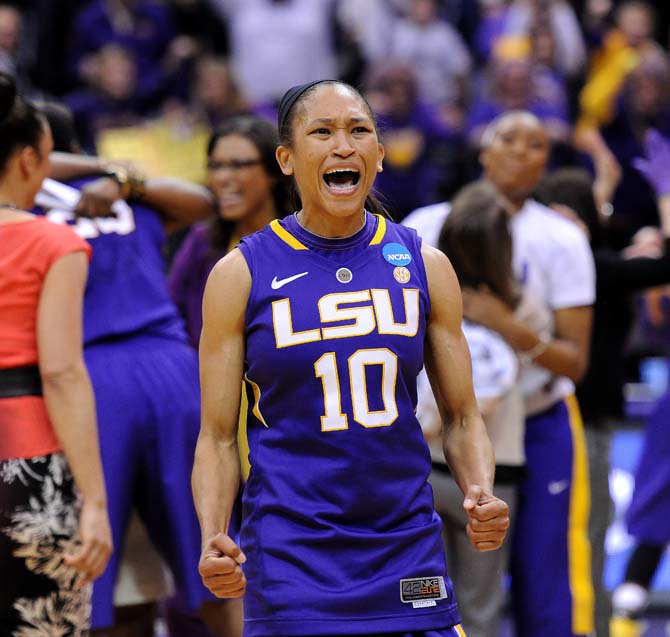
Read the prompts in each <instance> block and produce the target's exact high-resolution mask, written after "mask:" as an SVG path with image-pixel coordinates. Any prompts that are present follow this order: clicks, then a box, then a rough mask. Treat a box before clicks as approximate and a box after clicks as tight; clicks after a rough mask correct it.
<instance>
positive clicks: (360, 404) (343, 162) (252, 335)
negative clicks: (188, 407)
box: [193, 81, 509, 637]
mask: <svg viewBox="0 0 670 637" xmlns="http://www.w3.org/2000/svg"><path fill="white" fill-rule="evenodd" d="M278 124H279V125H278V128H279V136H280V146H279V147H278V149H277V160H278V162H279V165H280V167H281V169H282V171H283V172H284V174H287V175H292V176H293V177H294V179H295V182H296V185H297V189H298V192H299V195H300V199H301V201H302V208H301V209H300V210H299V211H298V212H297V213H296V214H294V215H291V216H289V217H287V218H286V219H284V220H282V221H273V222H272V223H271V224H270V225H269V226H268V227H267V228H265V229H264V230H262V231H260V232H258V233H255V234H253V235H250V236H247V237H245V238H244V239H243V240H242V242H241V244H240V246H239V248H237V249H235V250H233V251H232V252H231V253H229V254H228V255H227V256H226V257H225V258H224V259H223V260H222V261H220V262H219V263H218V264H217V265H216V266H215V267H214V270H213V271H212V274H211V275H210V277H209V281H208V283H207V286H206V290H205V298H204V313H203V314H204V316H203V318H204V325H203V333H202V337H201V340H200V370H201V372H200V375H201V388H202V396H203V414H202V422H201V432H200V437H199V439H198V445H197V449H196V458H195V466H194V472H193V489H194V496H195V502H196V508H197V510H198V514H199V517H200V523H201V528H202V536H203V551H202V557H201V560H200V573H201V575H202V577H203V581H204V583H205V584H206V585H207V586H208V588H209V589H210V590H211V591H212V592H214V593H215V594H216V595H218V596H220V597H239V596H241V595H243V594H244V604H245V635H247V636H248V637H256V636H267V635H286V636H292V635H319V634H321V635H360V634H364V633H389V634H400V635H405V634H409V633H410V632H411V634H413V635H435V636H437V635H439V636H441V637H447V636H448V637H455V636H456V635H462V634H463V631H462V629H461V628H460V626H459V622H460V617H459V614H458V609H457V606H456V601H455V599H454V595H453V591H452V586H451V582H450V580H449V578H448V576H447V572H446V564H445V558H444V552H443V548H442V540H441V535H440V522H439V518H438V516H437V514H436V513H435V511H434V509H433V502H432V493H431V489H430V487H429V485H428V483H427V478H428V475H429V473H430V456H429V453H428V449H427V447H426V444H425V442H424V439H423V435H422V432H421V428H420V426H419V423H418V421H417V419H416V416H415V414H414V409H415V407H416V399H417V396H416V377H417V374H418V373H419V371H420V370H421V368H422V366H423V364H424V354H425V363H426V367H427V369H428V373H429V377H430V379H431V382H432V384H433V387H434V388H435V393H436V395H437V397H438V402H439V405H440V409H441V412H442V414H443V417H444V433H443V440H444V453H445V457H446V459H447V461H448V462H449V465H450V467H451V470H452V472H453V475H454V478H455V480H456V482H457V483H458V485H459V487H460V489H461V491H462V492H463V493H464V494H465V497H464V500H463V507H464V508H465V510H466V511H467V515H468V523H467V527H468V534H469V536H470V540H471V542H472V544H473V545H474V546H475V548H477V549H478V550H481V551H486V550H493V549H496V548H498V547H499V546H500V545H501V543H502V541H503V539H504V536H505V531H506V529H507V527H508V525H509V519H508V511H507V505H506V504H505V503H504V502H503V501H502V500H499V499H498V498H496V497H495V496H493V495H492V482H493V473H494V469H493V466H494V465H493V453H492V449H491V444H490V441H489V439H488V437H487V434H486V430H485V427H484V423H483V422H482V419H481V416H480V414H479V412H478V410H477V406H476V401H475V397H474V392H473V389H472V381H471V370H470V360H469V355H468V350H467V345H466V343H465V339H464V337H463V334H462V331H461V309H460V308H461V301H460V293H459V288H458V282H457V279H456V277H455V275H454V272H453V270H452V268H451V266H450V264H449V261H448V260H447V258H446V257H445V256H444V255H443V254H442V253H440V252H438V251H437V250H435V249H433V248H430V247H422V245H421V242H420V240H419V238H418V237H417V235H416V234H415V233H414V232H413V231H411V230H409V229H406V228H403V227H401V226H398V225H395V224H393V223H390V222H388V221H386V220H385V219H384V217H382V216H381V215H376V214H371V212H368V211H366V207H367V208H368V209H374V208H373V206H374V205H375V202H374V201H372V200H371V199H370V198H369V197H368V195H369V193H370V189H371V187H372V183H373V181H374V178H375V175H376V174H377V172H379V171H381V169H382V159H383V156H384V149H383V147H382V146H381V144H380V143H379V140H378V136H377V130H376V126H375V122H374V119H373V116H372V113H371V111H370V108H369V106H368V104H367V103H366V102H365V101H364V99H363V98H362V97H361V95H360V94H359V93H358V92H357V91H356V90H355V89H353V88H351V87H350V86H348V85H346V84H343V83H341V82H336V81H320V82H313V83H310V84H307V85H303V86H298V87H294V88H292V89H290V90H289V91H288V92H287V93H286V94H285V96H284V97H283V99H282V101H281V104H280V107H279V117H278ZM242 378H244V380H245V382H246V386H247V394H248V397H249V412H248V413H249V419H248V436H249V446H250V460H251V467H252V468H251V473H250V475H249V479H248V482H247V484H246V487H245V492H244V522H243V527H242V531H241V541H240V546H238V545H237V544H235V542H234V541H233V540H232V539H231V538H230V537H229V535H228V525H229V519H230V514H231V509H232V506H233V501H234V497H235V494H236V492H237V487H238V480H239V466H238V462H239V461H238V453H237V449H236V443H235V439H236V429H237V421H238V406H239V395H238V390H237V388H238V387H239V382H240V381H241V379H242ZM247 581H248V585H247ZM245 591H246V593H245Z"/></svg>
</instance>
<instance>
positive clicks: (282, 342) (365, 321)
mask: <svg viewBox="0 0 670 637" xmlns="http://www.w3.org/2000/svg"><path fill="white" fill-rule="evenodd" d="M402 293H403V302H404V306H405V322H404V323H398V322H396V320H395V314H394V312H393V306H392V304H391V296H390V294H389V291H388V290H385V289H376V290H375V289H373V290H360V291H358V292H339V293H334V294H326V295H325V296H322V297H321V298H320V299H319V301H318V308H319V317H320V320H321V325H323V324H328V323H335V322H340V321H352V322H351V323H349V324H348V325H339V326H337V327H317V328H314V329H308V330H303V331H296V330H294V328H293V313H292V311H291V301H290V299H280V300H279V301H274V302H273V303H272V322H273V326H274V333H275V342H276V344H277V349H280V348H282V347H292V346H294V345H303V344H305V343H313V342H315V341H320V340H329V339H336V338H351V337H354V336H365V335H366V334H370V333H371V332H373V331H374V330H375V329H376V330H377V332H378V333H379V334H395V335H398V336H408V337H412V336H415V335H416V333H417V332H418V331H419V290H417V289H412V288H403V291H402ZM370 301H371V302H372V303H371V305H358V306H356V307H340V306H342V305H345V304H351V303H365V302H370Z"/></svg>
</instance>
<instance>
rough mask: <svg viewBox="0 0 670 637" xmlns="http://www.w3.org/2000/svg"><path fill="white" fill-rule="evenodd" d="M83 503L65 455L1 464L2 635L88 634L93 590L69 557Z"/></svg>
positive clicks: (82, 636)
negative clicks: (69, 563) (65, 559)
mask: <svg viewBox="0 0 670 637" xmlns="http://www.w3.org/2000/svg"><path fill="white" fill-rule="evenodd" d="M78 516H79V503H78V498H77V494H76V491H75V486H74V481H73V479H72V474H71V473H70V469H69V467H68V464H67V461H66V460H65V457H64V456H63V454H60V453H57V454H51V455H47V456H39V457H36V458H30V459H25V460H23V459H22V460H3V461H0V637H10V636H11V637H44V636H46V635H49V636H50V637H70V636H72V637H85V636H86V635H88V629H89V622H90V599H91V586H90V585H88V586H85V587H83V588H81V589H78V588H76V586H75V584H76V582H77V576H76V573H75V571H74V570H73V569H72V568H71V567H68V566H65V565H64V564H63V555H64V554H65V553H67V552H69V551H72V550H73V548H74V546H75V545H76V542H77V534H78Z"/></svg>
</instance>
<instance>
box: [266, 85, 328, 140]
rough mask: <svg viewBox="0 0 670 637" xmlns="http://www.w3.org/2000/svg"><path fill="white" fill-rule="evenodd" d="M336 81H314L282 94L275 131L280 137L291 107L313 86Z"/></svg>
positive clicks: (294, 87)
mask: <svg viewBox="0 0 670 637" xmlns="http://www.w3.org/2000/svg"><path fill="white" fill-rule="evenodd" d="M336 81H337V80H314V81H313V82H307V83H306V84H299V85H298V86H292V87H291V88H290V89H289V90H288V91H286V93H284V95H283V97H282V98H281V101H280V102H279V112H278V113H277V130H278V131H279V134H280V135H281V130H282V128H283V127H284V124H285V123H286V119H287V118H288V115H289V113H290V112H291V109H292V108H293V105H294V104H295V103H296V102H297V101H298V99H299V98H300V96H301V95H302V94H303V93H305V92H306V91H309V89H311V88H312V87H313V86H316V85H317V84H322V83H326V82H336Z"/></svg>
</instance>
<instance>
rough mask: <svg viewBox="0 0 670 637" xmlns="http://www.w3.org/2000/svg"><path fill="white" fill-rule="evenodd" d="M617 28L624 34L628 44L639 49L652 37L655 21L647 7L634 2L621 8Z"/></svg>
mask: <svg viewBox="0 0 670 637" xmlns="http://www.w3.org/2000/svg"><path fill="white" fill-rule="evenodd" d="M617 26H618V27H619V29H620V30H621V31H622V32H623V34H624V36H625V37H626V40H627V41H628V44H630V46H632V47H638V46H640V44H642V43H643V42H644V41H645V40H647V39H649V38H650V37H651V36H652V33H653V30H654V20H653V16H652V14H651V12H650V11H649V9H648V8H647V7H645V6H643V5H642V4H640V3H636V2H633V3H631V4H629V5H624V6H622V7H621V9H620V10H619V14H618V16H617Z"/></svg>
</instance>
